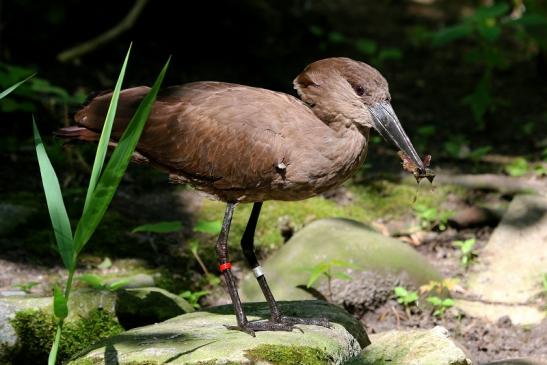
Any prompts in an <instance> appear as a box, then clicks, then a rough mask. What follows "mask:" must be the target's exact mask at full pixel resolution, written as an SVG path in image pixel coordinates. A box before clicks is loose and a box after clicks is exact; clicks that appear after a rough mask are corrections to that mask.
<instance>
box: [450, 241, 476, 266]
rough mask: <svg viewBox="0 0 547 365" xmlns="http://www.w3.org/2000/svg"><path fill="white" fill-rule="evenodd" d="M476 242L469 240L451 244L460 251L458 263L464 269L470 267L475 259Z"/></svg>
mask: <svg viewBox="0 0 547 365" xmlns="http://www.w3.org/2000/svg"><path fill="white" fill-rule="evenodd" d="M476 243H477V240H476V239H475V238H469V239H467V240H465V241H454V242H452V244H453V245H454V246H456V247H458V248H459V249H460V254H461V255H460V256H461V259H460V262H461V264H462V265H463V267H465V268H466V269H467V268H468V267H469V265H471V263H472V262H473V260H474V259H475V258H476V257H477V252H476V251H475V249H474V248H475V245H476Z"/></svg>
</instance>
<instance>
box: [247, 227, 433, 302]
mask: <svg viewBox="0 0 547 365" xmlns="http://www.w3.org/2000/svg"><path fill="white" fill-rule="evenodd" d="M333 259H337V260H342V261H346V262H349V263H351V264H352V265H353V266H354V267H353V270H354V271H356V272H373V273H377V274H379V275H389V276H390V277H397V278H398V280H400V281H401V282H405V283H408V284H410V285H413V286H420V285H423V284H426V283H428V282H429V281H431V280H435V281H441V280H442V276H441V274H440V273H439V272H438V271H437V270H436V269H435V268H434V267H433V266H432V265H431V264H430V263H429V262H428V261H427V260H426V258H425V257H423V256H422V255H421V254H419V253H418V252H417V251H416V250H414V249H413V248H412V247H410V246H408V245H406V244H405V243H403V242H401V241H398V240H396V239H394V238H391V237H386V236H383V235H381V234H379V233H377V232H375V231H373V230H372V229H371V228H369V227H367V226H365V225H363V224H362V223H359V222H355V221H352V220H348V219H340V218H330V219H321V220H317V221H315V222H313V223H310V224H308V225H307V226H306V227H304V228H303V229H302V230H300V231H299V232H297V233H296V234H295V235H294V236H293V237H292V238H291V239H290V240H289V241H288V242H287V243H286V244H285V245H284V246H283V247H282V248H281V249H280V250H278V251H277V252H275V253H274V254H273V255H272V256H270V257H269V258H268V259H267V260H266V261H265V262H264V264H263V268H264V271H265V273H266V277H267V279H268V283H269V285H270V288H271V289H272V292H273V294H274V296H275V297H276V299H278V300H298V299H310V298H313V297H314V296H313V295H312V294H311V293H310V291H309V290H304V289H305V286H306V283H307V282H308V279H309V277H310V271H309V269H311V268H312V267H314V266H316V265H317V264H319V263H321V262H328V261H330V260H333ZM337 270H340V269H337ZM342 271H344V270H343V268H342ZM321 280H323V279H321ZM321 280H318V281H317V282H316V283H315V285H314V287H315V288H318V287H319V286H320V285H321V284H322V281H321ZM240 289H241V290H240V292H241V295H242V297H243V298H244V300H248V301H257V300H263V296H262V293H261V291H260V288H259V286H258V284H257V283H256V280H255V278H254V276H253V275H252V274H250V275H247V276H246V277H245V278H244V280H242V282H241V283H240Z"/></svg>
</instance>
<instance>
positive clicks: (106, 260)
mask: <svg viewBox="0 0 547 365" xmlns="http://www.w3.org/2000/svg"><path fill="white" fill-rule="evenodd" d="M111 267H112V260H110V258H109V257H105V258H104V260H103V262H101V263H100V264H99V265H97V268H99V269H101V270H106V269H110V268H111Z"/></svg>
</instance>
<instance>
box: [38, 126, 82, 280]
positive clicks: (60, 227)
mask: <svg viewBox="0 0 547 365" xmlns="http://www.w3.org/2000/svg"><path fill="white" fill-rule="evenodd" d="M32 128H33V131H34V143H35V145H36V156H37V157H38V164H39V166H40V175H41V176H42V184H43V186H44V191H45V194H46V202H47V207H48V210H49V216H50V218H51V224H52V226H53V231H54V233H55V239H56V241H57V247H58V249H59V254H60V255H61V258H62V259H63V263H64V265H65V267H66V268H67V269H68V270H72V269H73V268H74V262H75V250H74V241H73V239H72V229H71V228H70V220H69V219H68V214H67V212H66V208H65V203H64V201H63V195H62V194H61V187H60V186H59V179H58V178H57V175H56V174H55V170H54V169H53V166H52V165H51V161H50V160H49V158H48V156H47V152H46V149H45V147H44V144H43V143H42V138H41V137H40V132H39V131H38V127H37V126H36V121H35V120H34V117H33V118H32Z"/></svg>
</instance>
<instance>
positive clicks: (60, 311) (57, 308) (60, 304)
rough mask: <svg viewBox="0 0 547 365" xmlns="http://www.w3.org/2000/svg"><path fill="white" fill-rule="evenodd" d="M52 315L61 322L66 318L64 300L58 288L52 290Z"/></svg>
mask: <svg viewBox="0 0 547 365" xmlns="http://www.w3.org/2000/svg"><path fill="white" fill-rule="evenodd" d="M53 314H55V317H57V318H58V319H59V320H61V321H62V320H63V319H65V318H66V317H67V316H68V305H67V302H66V298H65V296H64V295H63V292H62V291H61V289H60V288H59V287H58V286H55V287H54V288H53Z"/></svg>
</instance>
